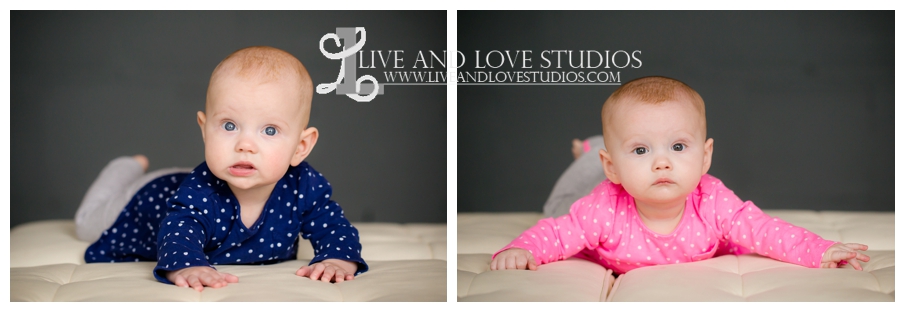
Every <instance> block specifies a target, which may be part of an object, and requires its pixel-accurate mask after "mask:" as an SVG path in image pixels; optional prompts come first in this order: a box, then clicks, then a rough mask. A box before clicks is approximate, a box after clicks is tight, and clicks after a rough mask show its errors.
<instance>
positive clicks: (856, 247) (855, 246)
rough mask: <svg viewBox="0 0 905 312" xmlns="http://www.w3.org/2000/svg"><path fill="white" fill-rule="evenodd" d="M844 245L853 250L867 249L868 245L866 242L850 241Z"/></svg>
mask: <svg viewBox="0 0 905 312" xmlns="http://www.w3.org/2000/svg"><path fill="white" fill-rule="evenodd" d="M843 245H845V247H848V248H851V249H853V250H861V251H864V250H867V245H864V244H858V243H848V244H843Z"/></svg>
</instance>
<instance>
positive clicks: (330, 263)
mask: <svg viewBox="0 0 905 312" xmlns="http://www.w3.org/2000/svg"><path fill="white" fill-rule="evenodd" d="M356 269H358V264H357V263H355V262H350V261H345V260H339V259H327V260H324V261H321V262H318V263H315V264H313V265H311V266H307V265H306V266H303V267H301V268H300V269H298V271H295V275H298V276H302V277H305V276H308V277H309V278H311V279H312V280H318V279H320V280H321V281H324V282H328V283H329V282H332V281H336V282H337V283H342V282H343V281H349V280H352V279H354V278H355V270H356Z"/></svg>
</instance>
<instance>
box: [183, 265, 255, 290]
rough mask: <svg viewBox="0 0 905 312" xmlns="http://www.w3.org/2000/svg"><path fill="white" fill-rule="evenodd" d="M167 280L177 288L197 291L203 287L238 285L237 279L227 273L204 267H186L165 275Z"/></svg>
mask: <svg viewBox="0 0 905 312" xmlns="http://www.w3.org/2000/svg"><path fill="white" fill-rule="evenodd" d="M167 279H168V280H170V282H173V284H176V286H179V287H192V288H194V289H195V290H197V291H202V290H204V286H208V287H211V288H220V287H223V286H226V285H229V283H238V282H239V278H238V277H236V276H235V275H232V274H229V273H221V272H218V271H217V270H214V269H212V268H210V267H206V266H195V267H188V268H185V269H181V270H176V271H171V272H168V273H167Z"/></svg>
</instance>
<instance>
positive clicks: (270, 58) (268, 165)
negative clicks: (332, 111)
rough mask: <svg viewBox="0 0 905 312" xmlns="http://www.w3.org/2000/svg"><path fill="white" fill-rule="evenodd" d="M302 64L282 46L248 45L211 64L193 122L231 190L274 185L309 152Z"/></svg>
mask: <svg viewBox="0 0 905 312" xmlns="http://www.w3.org/2000/svg"><path fill="white" fill-rule="evenodd" d="M312 89H313V88H312V83H311V77H310V76H308V71H307V70H306V69H305V66H304V65H302V63H301V62H299V60H298V59H296V58H295V57H294V56H292V55H291V54H289V53H287V52H286V51H283V50H280V49H276V48H272V47H249V48H244V49H241V50H239V51H236V52H233V53H232V54H230V55H229V56H227V57H226V58H225V59H224V60H223V61H221V62H220V64H219V65H217V67H216V68H215V69H214V72H213V74H211V79H210V83H209V84H208V88H207V101H206V103H205V106H204V109H205V111H204V112H198V125H199V126H200V127H201V136H202V138H203V139H204V158H205V160H206V161H207V165H208V167H209V168H210V170H211V172H212V173H213V174H214V175H216V176H217V177H218V178H220V179H223V180H226V182H227V183H229V185H230V187H231V188H233V190H236V189H237V188H238V189H242V190H249V189H255V188H258V187H271V188H272V187H273V185H274V184H275V183H276V182H277V181H278V180H279V179H280V178H282V177H283V175H284V174H285V173H286V170H287V169H288V168H289V166H296V165H298V164H299V163H301V162H302V160H304V159H305V157H307V156H308V154H309V153H310V152H311V149H312V148H313V147H314V144H315V143H316V142H317V135H318V133H317V129H315V128H313V127H312V128H308V117H309V114H310V111H311V96H312Z"/></svg>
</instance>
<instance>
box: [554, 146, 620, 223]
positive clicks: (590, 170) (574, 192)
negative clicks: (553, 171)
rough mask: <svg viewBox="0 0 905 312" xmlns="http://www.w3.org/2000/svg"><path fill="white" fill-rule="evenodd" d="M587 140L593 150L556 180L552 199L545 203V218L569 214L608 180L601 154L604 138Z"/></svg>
mask: <svg viewBox="0 0 905 312" xmlns="http://www.w3.org/2000/svg"><path fill="white" fill-rule="evenodd" d="M587 140H588V145H590V146H591V150H590V151H587V152H585V153H584V154H581V156H579V157H578V158H577V159H575V161H573V162H572V164H571V165H569V167H568V168H566V171H564V172H563V174H562V175H561V176H559V179H558V180H556V184H554V185H553V191H552V192H551V193H550V197H548V198H547V202H546V203H544V216H546V217H558V216H561V215H565V214H567V213H569V208H571V207H572V204H573V203H575V201H577V200H579V199H580V198H582V197H584V196H585V195H588V193H590V192H591V190H593V189H594V187H595V186H597V185H598V184H600V182H603V180H605V179H606V174H605V173H604V172H603V165H601V164H600V153H599V151H600V149H602V148H604V145H603V136H600V135H597V136H592V137H590V138H588V139H587Z"/></svg>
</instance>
